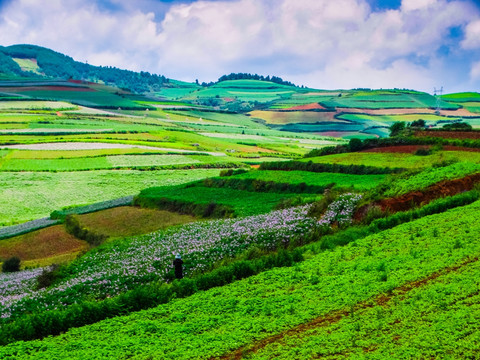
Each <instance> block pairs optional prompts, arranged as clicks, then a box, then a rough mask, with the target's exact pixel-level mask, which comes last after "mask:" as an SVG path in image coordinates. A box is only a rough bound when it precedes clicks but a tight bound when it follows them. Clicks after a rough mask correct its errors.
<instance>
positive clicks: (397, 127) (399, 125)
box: [389, 121, 405, 137]
mask: <svg viewBox="0 0 480 360" xmlns="http://www.w3.org/2000/svg"><path fill="white" fill-rule="evenodd" d="M389 129H390V136H391V137H393V136H397V135H400V133H401V132H402V131H403V130H404V129H405V123H404V122H400V121H397V122H394V123H393V124H392V126H390V128H389Z"/></svg>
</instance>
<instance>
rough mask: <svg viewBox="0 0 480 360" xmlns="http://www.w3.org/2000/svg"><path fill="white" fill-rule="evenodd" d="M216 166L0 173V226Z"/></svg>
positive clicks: (212, 172)
mask: <svg viewBox="0 0 480 360" xmlns="http://www.w3.org/2000/svg"><path fill="white" fill-rule="evenodd" d="M219 172H220V170H218V169H199V170H193V169H189V170H159V171H133V170H117V171H105V170H102V171H85V172H57V173H53V172H48V173H34V172H0V226H5V225H12V224H14V223H20V222H24V221H28V220H33V219H38V218H42V217H45V216H49V214H50V213H51V212H52V211H54V210H58V209H60V208H62V207H65V206H71V205H81V204H90V203H96V202H100V201H105V200H110V199H115V198H119V197H122V196H126V195H134V194H137V193H138V192H139V191H140V190H142V189H145V188H148V187H152V186H166V185H176V184H182V183H186V182H190V181H195V180H199V179H203V178H205V177H209V176H217V175H218V174H219Z"/></svg>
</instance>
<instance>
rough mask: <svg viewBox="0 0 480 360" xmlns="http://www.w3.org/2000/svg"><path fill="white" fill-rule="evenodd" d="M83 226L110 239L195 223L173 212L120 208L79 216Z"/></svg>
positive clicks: (193, 219)
mask: <svg viewBox="0 0 480 360" xmlns="http://www.w3.org/2000/svg"><path fill="white" fill-rule="evenodd" d="M78 220H79V222H80V224H81V225H82V226H86V227H87V228H89V229H92V230H93V231H95V232H97V233H100V234H105V235H107V236H109V237H125V236H133V235H141V234H148V233H151V232H153V231H158V230H160V229H165V228H167V227H170V226H175V225H180V224H185V223H188V222H193V221H195V220H196V219H195V218H194V217H192V216H189V215H180V214H177V213H173V212H168V211H163V210H155V209H142V208H138V207H133V206H120V207H115V208H112V209H107V210H102V211H96V212H92V213H89V214H84V215H80V216H78Z"/></svg>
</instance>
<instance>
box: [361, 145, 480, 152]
mask: <svg viewBox="0 0 480 360" xmlns="http://www.w3.org/2000/svg"><path fill="white" fill-rule="evenodd" d="M430 148H431V146H430V145H398V146H386V147H377V148H373V149H367V150H362V151H361V152H370V153H403V154H413V153H415V151H417V150H418V149H430ZM443 150H446V151H468V152H480V149H476V148H467V147H462V146H453V145H445V146H443Z"/></svg>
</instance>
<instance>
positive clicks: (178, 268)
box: [173, 254, 183, 279]
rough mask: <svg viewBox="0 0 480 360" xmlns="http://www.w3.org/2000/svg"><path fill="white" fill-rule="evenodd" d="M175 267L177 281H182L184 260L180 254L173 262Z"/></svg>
mask: <svg viewBox="0 0 480 360" xmlns="http://www.w3.org/2000/svg"><path fill="white" fill-rule="evenodd" d="M173 265H174V266H175V279H182V278H183V266H182V265H183V260H182V257H181V256H180V254H177V255H176V256H175V260H173Z"/></svg>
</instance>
